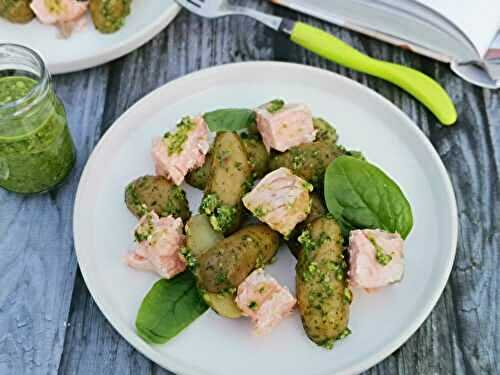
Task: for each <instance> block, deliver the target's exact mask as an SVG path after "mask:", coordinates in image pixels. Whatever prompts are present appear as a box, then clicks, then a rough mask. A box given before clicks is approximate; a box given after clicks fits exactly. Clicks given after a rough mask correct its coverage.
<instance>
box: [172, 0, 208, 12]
mask: <svg viewBox="0 0 500 375" xmlns="http://www.w3.org/2000/svg"><path fill="white" fill-rule="evenodd" d="M176 1H177V3H178V4H180V5H181V6H182V7H184V8H186V9H187V10H189V11H190V12H193V13H195V14H197V15H199V16H204V15H203V12H202V9H201V5H200V4H199V3H197V2H196V0H176Z"/></svg>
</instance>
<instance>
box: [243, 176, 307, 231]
mask: <svg viewBox="0 0 500 375" xmlns="http://www.w3.org/2000/svg"><path fill="white" fill-rule="evenodd" d="M310 191H312V185H311V184H309V183H308V182H307V181H305V180H303V179H302V178H300V177H297V176H295V175H294V174H292V172H290V170H289V169H287V168H279V169H276V170H275V171H273V172H271V173H269V174H267V175H266V176H265V177H264V178H263V179H262V180H261V181H260V182H259V183H258V184H257V186H255V187H254V188H253V190H252V191H251V192H250V193H248V194H247V195H245V196H244V197H243V204H244V205H245V207H246V208H247V209H248V210H250V211H251V212H252V213H253V214H254V215H255V216H256V217H257V218H258V219H259V220H260V221H262V222H264V223H266V224H267V225H269V226H270V227H271V228H272V229H274V230H275V231H277V232H279V233H281V234H283V235H285V236H286V235H288V234H289V233H290V232H291V231H292V230H293V228H295V226H296V225H297V224H298V223H300V222H301V221H303V220H304V219H305V218H306V217H307V215H309V212H310V210H311V203H310V199H309V192H310Z"/></svg>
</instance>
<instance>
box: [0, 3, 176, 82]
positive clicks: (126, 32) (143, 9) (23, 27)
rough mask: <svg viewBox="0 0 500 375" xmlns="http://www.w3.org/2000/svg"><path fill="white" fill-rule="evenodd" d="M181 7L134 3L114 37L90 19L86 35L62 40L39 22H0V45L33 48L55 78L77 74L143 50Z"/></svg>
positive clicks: (84, 32) (78, 34)
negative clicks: (61, 74) (7, 44)
mask: <svg viewBox="0 0 500 375" xmlns="http://www.w3.org/2000/svg"><path fill="white" fill-rule="evenodd" d="M179 10H180V7H179V6H178V5H177V4H176V3H175V1H174V0H162V1H148V0H134V1H132V12H131V14H130V15H129V16H128V17H127V19H126V20H125V25H124V26H123V28H122V29H120V30H119V31H117V32H116V33H112V34H102V33H100V32H98V31H97V30H96V29H95V28H94V25H93V24H92V20H91V19H90V16H88V17H89V20H88V25H87V27H86V29H85V30H84V31H81V32H75V33H74V34H73V35H72V36H71V37H70V38H69V39H62V38H61V37H60V36H59V31H58V30H57V28H56V27H55V26H51V25H43V24H41V23H40V22H38V21H37V20H32V21H31V22H30V23H27V24H14V23H10V22H8V21H7V20H5V19H3V18H0V43H15V44H21V45H24V46H27V47H30V48H32V49H34V50H36V51H37V52H39V53H40V54H41V56H42V57H43V59H44V61H45V63H46V64H47V66H48V68H49V71H50V72H51V73H52V74H60V73H68V72H75V71H78V70H83V69H87V68H91V67H94V66H97V65H100V64H104V63H106V62H108V61H111V60H113V59H116V58H118V57H121V56H123V55H125V54H127V53H129V52H131V51H133V50H134V49H136V48H138V47H140V46H142V45H143V44H144V43H146V42H148V41H149V40H150V39H152V38H153V37H154V36H155V35H156V34H158V33H159V32H160V31H161V30H163V29H164V28H165V27H166V26H167V25H168V24H169V23H170V22H171V21H172V20H173V19H174V17H175V16H176V15H177V13H178V12H179Z"/></svg>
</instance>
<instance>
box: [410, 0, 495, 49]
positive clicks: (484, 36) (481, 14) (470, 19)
mask: <svg viewBox="0 0 500 375" xmlns="http://www.w3.org/2000/svg"><path fill="white" fill-rule="evenodd" d="M417 1H418V2H420V3H422V4H424V5H426V6H428V7H429V8H431V9H433V10H435V11H437V12H439V13H440V14H441V15H443V17H445V18H447V19H449V20H450V21H451V22H453V23H454V24H455V25H456V26H457V27H458V28H459V29H461V30H462V31H463V32H464V34H466V36H467V37H468V38H469V39H470V40H471V42H472V43H473V44H474V46H475V47H476V49H477V51H478V53H479V56H481V57H482V56H484V54H485V53H486V51H487V50H488V47H489V45H490V43H491V42H492V41H493V38H494V37H495V34H496V33H497V31H498V30H499V29H500V1H499V0H458V1H457V0H417Z"/></svg>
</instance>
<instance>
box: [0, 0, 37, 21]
mask: <svg viewBox="0 0 500 375" xmlns="http://www.w3.org/2000/svg"><path fill="white" fill-rule="evenodd" d="M30 3H31V0H0V17H3V18H5V19H7V20H8V21H10V22H14V23H26V22H29V21H31V20H32V19H33V18H34V17H35V14H34V13H33V11H32V10H31V8H30Z"/></svg>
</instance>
